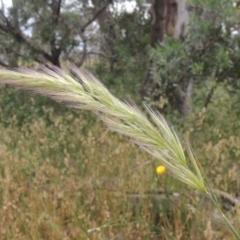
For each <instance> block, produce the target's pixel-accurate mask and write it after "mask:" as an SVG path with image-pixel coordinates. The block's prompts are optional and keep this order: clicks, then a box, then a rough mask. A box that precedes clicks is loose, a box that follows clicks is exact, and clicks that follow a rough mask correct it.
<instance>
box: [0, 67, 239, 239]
mask: <svg viewBox="0 0 240 240" xmlns="http://www.w3.org/2000/svg"><path fill="white" fill-rule="evenodd" d="M71 73H72V74H70V73H67V72H65V71H63V70H61V69H59V68H53V69H47V68H44V69H43V71H42V72H37V71H33V70H29V69H25V70H18V71H12V70H5V69H1V70H0V82H1V83H5V84H10V85H15V86H18V87H20V88H23V89H28V90H30V91H33V92H36V93H39V94H42V95H45V96H49V97H50V98H52V99H55V100H57V101H59V102H63V103H65V104H67V105H68V106H70V107H73V108H79V109H84V110H89V111H92V112H93V113H95V114H96V115H97V116H98V117H99V118H100V119H101V120H102V121H103V122H104V123H105V124H106V125H107V127H108V128H109V129H110V130H112V131H115V132H119V133H121V134H123V135H126V136H127V137H129V138H130V139H131V140H132V141H133V142H135V143H136V144H137V145H138V146H139V147H140V148H142V149H144V150H145V151H146V152H148V153H149V154H151V155H152V156H154V157H155V158H156V159H157V160H158V161H159V162H160V163H161V164H162V165H164V166H165V167H166V168H167V171H168V172H169V173H170V174H171V175H172V176H173V177H174V178H176V179H178V180H179V181H181V182H183V183H185V184H187V185H189V186H191V187H193V188H195V189H197V190H199V191H201V192H203V193H205V194H206V195H207V196H208V197H209V198H210V199H211V200H212V202H213V203H214V204H215V206H216V207H217V208H218V209H219V211H220V212H221V209H220V207H219V204H218V201H217V199H216V197H215V196H214V193H213V192H212V191H211V188H208V187H207V186H206V184H205V182H204V179H203V177H202V174H201V170H200V168H199V165H198V163H197V161H196V159H195V156H194V153H193V152H192V150H191V147H190V145H189V144H188V147H187V153H188V154H187V156H188V159H189V160H190V161H189V162H190V164H189V163H188V161H187V158H186V155H185V153H184V149H183V147H182V145H181V143H180V140H179V139H178V137H177V135H176V133H175V132H174V131H173V130H172V129H170V127H169V126H168V124H167V123H166V121H165V120H164V118H163V117H162V116H161V115H160V114H159V113H156V112H154V111H153V110H151V109H150V108H148V107H146V109H147V112H148V114H149V116H150V120H149V119H148V118H147V117H146V116H145V115H144V114H143V113H142V112H141V110H140V109H139V108H138V107H137V106H136V105H134V103H127V102H122V101H120V100H119V99H117V98H115V97H114V96H113V95H112V94H111V93H110V92H109V91H108V90H107V89H106V88H105V87H104V86H103V85H102V84H101V82H100V81H98V80H97V79H96V78H95V77H94V76H93V75H91V74H90V73H88V72H86V71H80V70H78V69H77V68H76V67H72V69H71ZM221 213H222V212H221ZM222 216H223V218H224V220H225V221H226V222H227V224H228V225H229V227H230V228H231V230H232V232H233V233H234V235H235V236H236V237H237V239H240V237H239V235H238V234H237V232H236V231H235V229H234V227H233V226H232V225H231V223H230V222H229V221H228V219H227V218H226V217H225V215H224V214H223V213H222Z"/></svg>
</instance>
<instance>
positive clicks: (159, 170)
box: [156, 165, 166, 175]
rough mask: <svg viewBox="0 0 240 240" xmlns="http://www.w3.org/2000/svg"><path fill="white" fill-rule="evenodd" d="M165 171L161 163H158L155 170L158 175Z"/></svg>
mask: <svg viewBox="0 0 240 240" xmlns="http://www.w3.org/2000/svg"><path fill="white" fill-rule="evenodd" d="M165 171H166V168H165V167H164V166H163V165H160V166H158V167H157V168H156V172H157V174H158V175H161V174H163V173H164V172H165Z"/></svg>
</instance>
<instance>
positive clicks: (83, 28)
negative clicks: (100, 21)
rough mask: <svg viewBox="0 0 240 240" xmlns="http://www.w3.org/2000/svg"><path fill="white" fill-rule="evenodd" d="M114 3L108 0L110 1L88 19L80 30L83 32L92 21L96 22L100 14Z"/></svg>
mask: <svg viewBox="0 0 240 240" xmlns="http://www.w3.org/2000/svg"><path fill="white" fill-rule="evenodd" d="M111 3H112V0H108V2H107V3H106V4H105V5H104V6H103V7H102V8H101V9H99V10H98V11H97V12H96V13H95V14H94V16H93V17H92V18H91V19H90V20H89V21H88V22H86V23H85V24H84V25H83V26H82V27H81V29H80V31H81V32H82V33H83V32H84V31H85V30H86V28H87V27H88V26H89V25H90V24H91V23H92V22H94V21H95V20H96V19H97V18H98V17H99V15H101V14H102V13H103V12H104V11H105V10H106V9H107V7H108V6H109V5H110V4H111Z"/></svg>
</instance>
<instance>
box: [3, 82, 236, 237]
mask: <svg viewBox="0 0 240 240" xmlns="http://www.w3.org/2000/svg"><path fill="white" fill-rule="evenodd" d="M116 86H117V85H116ZM204 87H206V86H202V87H201V90H200V91H199V92H198V94H196V95H195V96H196V97H195V98H194V106H195V107H194V109H193V113H192V115H191V116H190V117H188V118H183V117H181V116H180V115H179V114H178V113H176V112H173V113H172V114H171V115H168V116H166V117H167V119H168V122H169V123H170V125H171V126H172V127H174V129H175V130H176V131H177V132H178V133H179V135H180V138H181V139H183V140H184V138H186V137H187V138H189V139H190V142H191V143H192V146H193V149H194V151H195V153H196V155H197V158H198V160H199V162H200V163H201V165H202V167H203V169H204V171H205V173H206V175H207V176H208V178H209V180H210V182H211V184H212V186H213V188H215V189H219V190H223V191H226V192H228V193H229V194H231V195H232V196H239V194H240V190H239V189H240V187H239V184H240V180H239V173H240V164H239V155H240V150H239V144H240V137H239V136H240V134H239V133H240V131H239V127H240V122H239V114H240V112H239V109H238V108H239V107H238V99H237V97H235V96H232V95H230V94H228V93H227V92H226V91H225V86H224V85H223V86H219V87H218V89H217V91H216V93H215V95H214V97H213V99H212V102H211V104H210V105H209V108H208V109H207V110H206V109H202V108H201V104H198V101H199V99H203V98H204V96H205V94H206V91H205V90H204ZM110 89H111V91H112V92H113V93H114V94H116V95H118V96H120V97H122V98H124V97H125V96H127V95H131V94H132V92H130V90H129V89H128V88H127V86H126V85H125V87H124V85H118V86H117V87H115V88H114V86H113V87H111V86H110ZM134 89H138V88H137V86H136V88H134ZM123 93H124V94H123ZM136 101H138V99H137V98H136ZM234 103H235V104H234ZM0 106H1V110H0V111H1V112H0V131H1V134H0V216H1V217H0V239H9V240H15V239H16V240H28V239H29V240H30V239H34V240H35V239H36V240H38V239H39V240H40V239H44V240H48V239H49V240H50V239H54V240H55V239H64V240H68V239H93V240H94V239H96V240H97V239H119V240H120V239H133V240H135V239H194V240H197V239H199V240H200V239H209V240H211V239H234V238H233V236H232V235H231V233H230V232H229V230H228V228H227V226H225V225H224V224H223V223H222V221H221V220H220V219H219V216H218V215H217V213H216V212H215V210H214V208H213V206H212V205H211V204H210V203H209V202H208V201H207V200H206V199H205V198H204V196H201V195H200V194H199V193H197V192H195V191H194V190H192V189H190V188H188V187H186V186H185V185H182V184H180V183H178V182H177V181H175V180H173V179H172V178H171V177H170V176H168V175H167V174H164V175H162V176H157V175H156V173H155V167H156V166H157V165H158V163H157V162H155V161H153V162H152V163H151V164H146V163H148V162H149V161H150V160H153V159H152V158H151V157H150V156H149V155H147V154H145V153H144V152H143V151H141V150H140V149H138V148H137V147H136V146H135V145H134V144H133V143H131V142H129V141H128V139H127V138H125V137H122V136H120V135H117V134H113V133H110V132H109V131H108V130H107V129H106V128H105V127H104V126H103V125H102V123H101V122H99V120H98V119H97V118H95V116H94V115H92V114H90V113H87V112H83V111H80V110H72V109H68V108H66V107H65V106H63V105H61V104H58V103H55V102H53V101H51V100H49V99H46V98H43V97H41V96H32V95H29V94H28V93H26V92H23V91H17V90H16V89H13V88H9V87H7V86H2V87H1V89H0ZM183 142H184V141H183ZM176 192H177V193H179V194H180V196H181V197H180V198H179V200H178V201H177V203H176V204H172V203H171V199H172V193H176ZM134 193H137V194H139V195H140V194H145V195H144V196H146V198H136V197H134V196H133V194H134ZM160 193H161V194H162V195H164V196H165V197H166V201H165V202H164V204H163V203H162V202H160V201H158V200H156V199H155V200H154V198H152V197H150V195H155V196H156V195H161V194H160ZM160 203H161V204H160ZM166 203H167V204H166ZM226 214H227V215H228V216H229V218H230V219H231V221H233V224H234V225H235V226H236V229H237V230H238V231H239V230H240V227H238V226H240V222H239V219H240V213H239V210H238V209H236V211H235V212H234V211H230V212H226Z"/></svg>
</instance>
